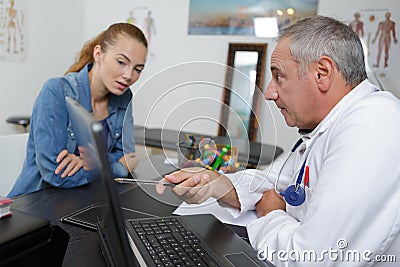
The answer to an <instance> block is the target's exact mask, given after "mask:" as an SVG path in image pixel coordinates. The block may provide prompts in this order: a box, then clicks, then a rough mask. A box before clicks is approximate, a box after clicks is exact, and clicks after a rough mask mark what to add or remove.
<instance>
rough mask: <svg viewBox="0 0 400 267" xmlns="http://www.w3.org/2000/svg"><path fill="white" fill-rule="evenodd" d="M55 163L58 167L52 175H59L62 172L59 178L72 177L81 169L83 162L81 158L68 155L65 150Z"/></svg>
mask: <svg viewBox="0 0 400 267" xmlns="http://www.w3.org/2000/svg"><path fill="white" fill-rule="evenodd" d="M56 161H57V163H58V166H57V168H56V170H55V171H54V173H55V174H59V173H60V172H61V171H62V170H64V171H63V172H62V174H61V178H65V177H67V176H72V175H74V174H75V173H76V172H78V171H79V169H80V168H82V167H83V161H82V160H81V158H80V157H78V156H77V155H75V154H70V153H68V150H66V149H64V150H62V151H61V152H60V153H59V154H58V156H57V159H56ZM64 168H65V169H64Z"/></svg>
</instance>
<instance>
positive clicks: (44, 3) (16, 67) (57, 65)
mask: <svg viewBox="0 0 400 267" xmlns="http://www.w3.org/2000/svg"><path fill="white" fill-rule="evenodd" d="M25 1H26V3H27V12H26V14H25V15H26V16H25V22H26V24H27V34H28V36H26V37H25V43H26V48H27V57H26V60H25V61H22V62H4V61H0V73H1V74H0V95H1V97H0V135H5V134H9V133H15V132H16V131H19V130H21V129H20V128H18V127H16V126H14V125H12V124H9V123H6V119H7V118H8V117H10V116H15V115H21V114H24V115H25V114H27V115H30V114H31V110H32V106H33V101H34V99H35V97H36V95H37V93H38V92H39V90H40V88H41V86H42V85H43V83H44V81H45V80H47V79H48V78H49V77H52V76H55V75H63V73H64V72H65V70H66V69H67V67H68V66H69V65H71V63H72V62H73V59H74V57H75V55H76V52H77V51H78V50H79V49H80V46H81V45H82V44H81V42H82V36H83V30H82V29H83V28H82V25H83V19H84V9H83V8H82V3H81V0H69V1H52V0H35V1H29V0H25ZM7 2H8V1H7Z"/></svg>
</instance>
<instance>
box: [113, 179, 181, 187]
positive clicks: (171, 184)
mask: <svg viewBox="0 0 400 267" xmlns="http://www.w3.org/2000/svg"><path fill="white" fill-rule="evenodd" d="M114 181H116V182H117V183H120V184H136V183H140V184H154V185H156V184H162V185H164V186H175V185H176V184H173V183H168V182H160V181H151V180H140V179H131V178H114Z"/></svg>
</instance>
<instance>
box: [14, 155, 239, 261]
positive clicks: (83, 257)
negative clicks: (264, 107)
mask: <svg viewBox="0 0 400 267" xmlns="http://www.w3.org/2000/svg"><path fill="white" fill-rule="evenodd" d="M164 160H165V157H164V155H154V156H151V157H150V158H148V159H142V160H141V161H140V164H139V166H138V168H137V169H136V170H135V173H134V175H135V177H137V178H139V179H152V180H158V179H160V177H161V176H163V175H165V174H166V173H170V172H172V171H174V170H176V167H175V166H172V165H166V164H164ZM117 188H118V191H119V194H120V200H121V203H122V205H123V207H128V208H130V209H133V210H139V211H142V212H146V213H150V214H153V215H157V216H168V215H171V214H172V212H173V211H174V210H175V209H176V207H177V206H178V205H179V204H180V203H181V200H179V199H178V198H177V197H176V196H175V195H174V194H173V193H171V191H169V190H167V191H166V194H164V195H163V196H162V198H161V201H160V199H158V200H156V199H155V197H154V196H155V195H156V193H155V188H154V185H147V186H141V187H138V186H136V185H132V184H118V185H117ZM97 193H101V192H93V188H91V187H90V185H85V186H82V187H78V188H73V189H57V188H48V189H44V190H41V191H38V192H35V193H32V194H28V195H24V196H20V197H17V198H15V199H14V202H13V204H12V209H15V210H20V211H24V212H27V213H29V214H32V215H34V216H39V217H44V218H49V219H50V221H51V223H52V224H53V225H59V226H60V227H61V228H63V229H64V230H65V231H66V232H68V234H69V235H70V239H69V243H68V248H67V251H66V255H65V258H64V262H63V266H96V267H97V266H105V265H106V264H105V261H104V259H103V257H102V255H101V250H100V247H99V243H98V237H97V233H96V232H95V231H93V230H87V229H84V228H81V227H78V226H74V225H70V224H67V223H63V222H61V221H60V219H61V218H62V217H63V216H65V215H68V214H70V213H72V212H74V211H77V210H80V209H83V208H85V207H87V206H89V205H91V204H94V200H93V196H94V194H97ZM137 194H141V195H142V198H141V200H142V201H139V202H140V203H138V201H134V200H133V199H136V200H137ZM228 227H230V228H231V229H232V230H234V231H235V232H236V233H238V234H239V235H240V236H242V237H246V236H247V233H246V230H245V228H244V227H239V226H232V225H228Z"/></svg>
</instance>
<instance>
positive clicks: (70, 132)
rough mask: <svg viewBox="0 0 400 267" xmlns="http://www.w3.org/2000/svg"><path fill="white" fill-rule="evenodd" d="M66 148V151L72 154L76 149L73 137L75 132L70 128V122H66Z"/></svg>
mask: <svg viewBox="0 0 400 267" xmlns="http://www.w3.org/2000/svg"><path fill="white" fill-rule="evenodd" d="M66 149H67V151H68V153H70V154H74V153H75V150H76V137H75V133H74V131H73V130H72V126H71V123H69V124H68V127H67V146H66Z"/></svg>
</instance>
